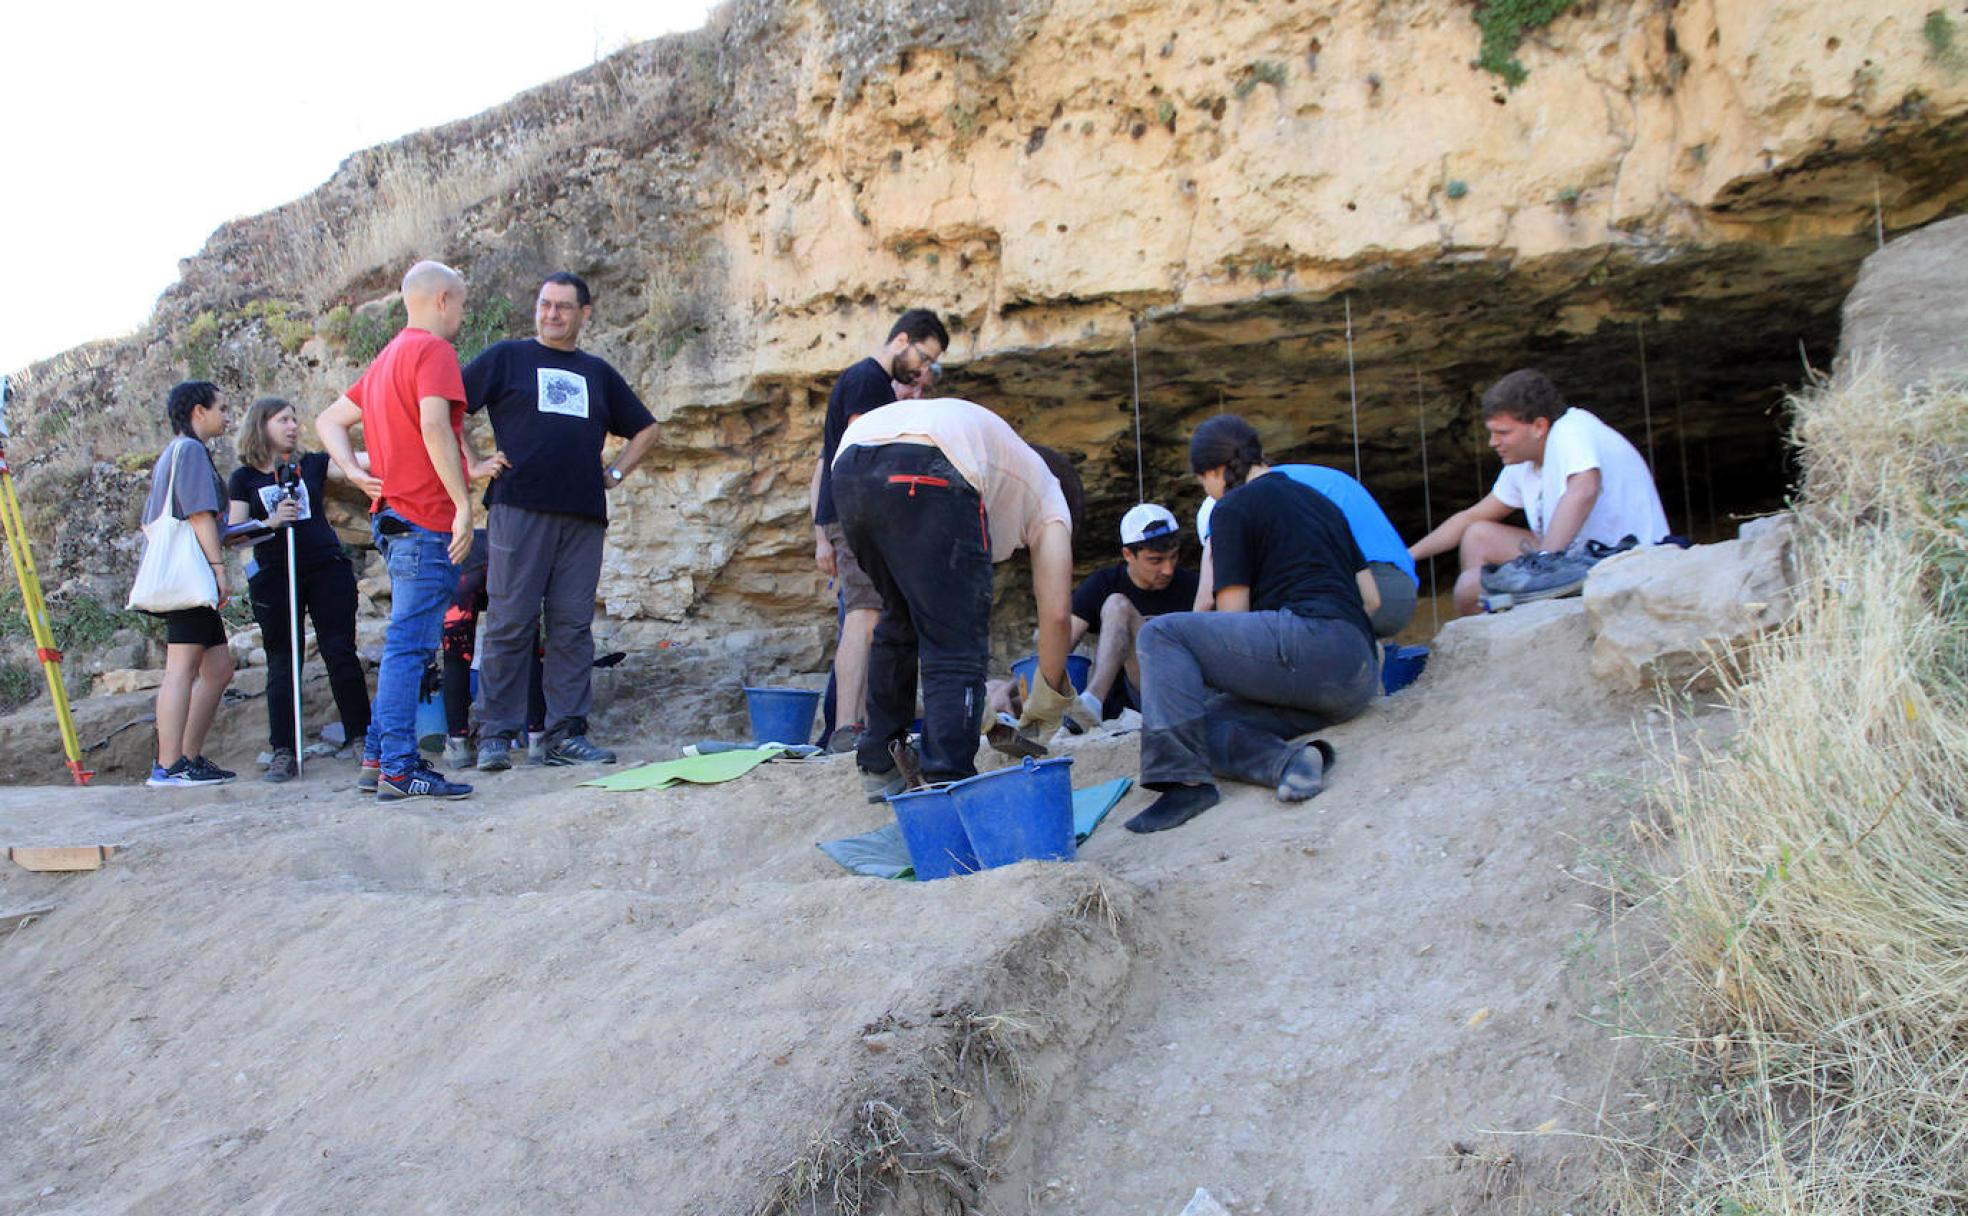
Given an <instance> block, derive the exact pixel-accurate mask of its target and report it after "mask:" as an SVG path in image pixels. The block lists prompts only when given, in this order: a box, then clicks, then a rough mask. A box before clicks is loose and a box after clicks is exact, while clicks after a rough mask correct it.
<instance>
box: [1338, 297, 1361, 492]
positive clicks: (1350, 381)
mask: <svg viewBox="0 0 1968 1216" xmlns="http://www.w3.org/2000/svg"><path fill="white" fill-rule="evenodd" d="M1342 298H1343V299H1344V300H1345V302H1346V391H1347V394H1348V396H1349V397H1350V398H1351V400H1352V403H1353V480H1355V481H1360V480H1362V478H1361V475H1360V382H1359V381H1358V380H1357V379H1355V378H1354V375H1353V297H1352V296H1344V297H1342Z"/></svg>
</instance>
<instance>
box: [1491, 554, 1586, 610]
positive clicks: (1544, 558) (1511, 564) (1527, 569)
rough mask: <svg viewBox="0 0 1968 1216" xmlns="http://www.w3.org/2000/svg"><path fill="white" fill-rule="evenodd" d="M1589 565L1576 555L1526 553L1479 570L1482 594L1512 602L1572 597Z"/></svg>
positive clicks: (1581, 582)
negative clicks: (1508, 599) (1507, 599)
mask: <svg viewBox="0 0 1968 1216" xmlns="http://www.w3.org/2000/svg"><path fill="white" fill-rule="evenodd" d="M1593 565H1594V563H1593V561H1592V560H1591V559H1590V558H1588V557H1586V556H1584V555H1583V554H1580V555H1578V556H1576V557H1574V556H1572V555H1571V554H1568V553H1526V554H1525V555H1524V556H1522V557H1519V558H1516V559H1514V560H1512V561H1507V562H1504V563H1503V564H1502V565H1499V566H1495V567H1493V568H1492V567H1485V568H1484V570H1483V591H1484V592H1485V593H1486V594H1489V595H1507V596H1510V597H1511V598H1512V599H1513V600H1519V601H1526V600H1548V599H1557V598H1559V597H1562V596H1567V595H1576V594H1578V592H1579V589H1580V588H1581V587H1584V586H1585V576H1586V575H1587V574H1590V573H1591V572H1592V567H1593Z"/></svg>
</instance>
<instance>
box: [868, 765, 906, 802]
mask: <svg viewBox="0 0 1968 1216" xmlns="http://www.w3.org/2000/svg"><path fill="white" fill-rule="evenodd" d="M908 788H909V779H908V778H907V777H904V776H903V775H902V770H901V769H900V768H892V769H889V770H888V771H887V772H885V773H871V772H868V771H866V770H865V769H864V770H863V771H862V773H861V792H862V793H864V794H866V795H867V796H868V801H869V802H875V803H881V802H886V801H888V799H889V798H890V797H891V796H893V795H895V794H900V793H903V792H905V791H906V790H908Z"/></svg>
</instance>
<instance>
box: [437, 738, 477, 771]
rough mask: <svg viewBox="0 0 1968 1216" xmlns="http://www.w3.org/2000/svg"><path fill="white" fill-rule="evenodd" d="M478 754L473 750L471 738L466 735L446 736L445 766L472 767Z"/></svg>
mask: <svg viewBox="0 0 1968 1216" xmlns="http://www.w3.org/2000/svg"><path fill="white" fill-rule="evenodd" d="M475 759H476V756H475V755H474V754H473V752H472V745H471V739H470V738H468V737H466V736H464V735H446V736H444V766H445V767H446V768H470V767H471V766H472V762H473V760H475Z"/></svg>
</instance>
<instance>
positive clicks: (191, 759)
mask: <svg viewBox="0 0 1968 1216" xmlns="http://www.w3.org/2000/svg"><path fill="white" fill-rule="evenodd" d="M166 411H167V412H168V414H169V415H170V419H171V430H172V431H173V432H175V434H176V438H174V439H172V440H171V442H170V443H168V444H166V445H165V447H164V452H163V454H162V455H161V456H159V457H158V459H157V467H156V469H155V470H153V471H152V473H151V475H150V498H149V499H148V500H147V501H146V502H145V503H144V513H143V521H144V533H145V541H144V544H145V549H144V561H143V565H142V566H141V567H140V568H139V569H138V572H137V586H136V589H135V590H134V591H132V592H131V593H130V606H131V607H132V608H140V609H143V610H145V611H148V612H151V613H152V614H153V615H155V616H159V617H162V618H163V620H164V641H165V648H164V682H163V683H162V684H160V685H158V688H157V760H156V763H154V764H153V765H152V766H151V770H150V780H149V781H147V782H145V783H144V784H146V785H150V786H157V787H163V788H170V787H174V786H198V785H224V784H225V783H226V782H228V781H231V780H232V779H233V777H234V776H236V775H237V774H234V773H231V772H228V771H226V770H225V769H222V768H220V767H219V766H218V765H216V764H213V763H212V762H211V761H210V760H207V759H206V758H205V755H204V750H205V735H206V732H207V731H209V730H211V728H212V718H213V716H214V715H215V714H217V713H218V709H219V697H220V696H221V695H222V694H223V693H224V692H225V689H226V685H228V684H230V683H231V682H232V651H231V650H229V649H228V648H227V647H226V634H225V622H224V621H222V620H220V619H219V609H221V608H223V607H225V605H226V601H227V600H228V599H229V598H231V597H230V596H229V595H228V593H227V589H226V572H225V550H224V549H223V548H221V547H220V545H221V526H222V525H221V521H222V520H223V519H224V513H225V510H226V492H225V485H224V483H222V482H221V481H220V480H219V471H218V469H217V468H216V467H214V466H213V464H212V454H211V453H210V452H208V451H207V450H206V448H205V444H206V443H207V442H208V441H210V440H212V439H216V438H217V437H219V436H220V435H223V434H225V431H226V412H225V402H224V401H223V400H222V399H221V398H220V396H219V390H218V387H217V386H216V385H213V384H210V383H208V382H207V381H204V380H187V381H185V382H184V383H183V384H179V385H177V386H175V387H174V388H172V389H171V396H170V399H169V402H168V404H167V406H166ZM176 521H183V524H185V525H189V528H188V529H187V528H184V527H182V526H178V527H174V526H173V524H174V523H176ZM158 525H162V526H161V527H160V526H158ZM186 531H189V533H190V535H191V536H192V537H194V538H195V539H196V541H197V547H198V550H199V556H202V557H203V558H204V559H205V563H206V569H205V571H204V572H203V575H202V577H193V576H194V575H197V574H198V571H197V567H196V562H195V560H190V561H187V560H185V558H186V557H187V556H188V555H189V553H190V546H189V545H187V544H186V543H185V536H184V533H185V532H186ZM180 548H182V552H179V550H180ZM185 602H191V603H192V606H191V607H176V606H172V605H177V604H181V603H185Z"/></svg>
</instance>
